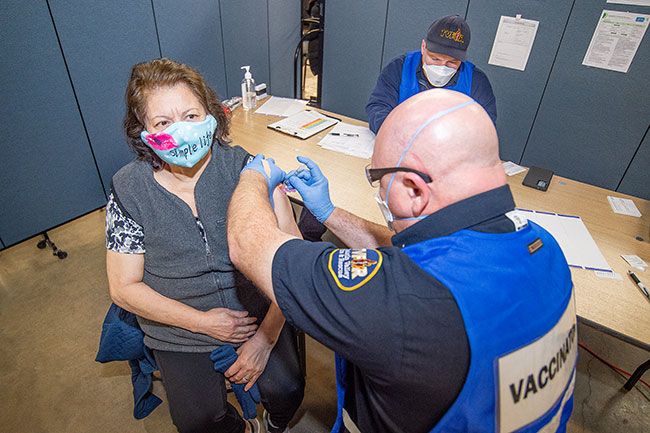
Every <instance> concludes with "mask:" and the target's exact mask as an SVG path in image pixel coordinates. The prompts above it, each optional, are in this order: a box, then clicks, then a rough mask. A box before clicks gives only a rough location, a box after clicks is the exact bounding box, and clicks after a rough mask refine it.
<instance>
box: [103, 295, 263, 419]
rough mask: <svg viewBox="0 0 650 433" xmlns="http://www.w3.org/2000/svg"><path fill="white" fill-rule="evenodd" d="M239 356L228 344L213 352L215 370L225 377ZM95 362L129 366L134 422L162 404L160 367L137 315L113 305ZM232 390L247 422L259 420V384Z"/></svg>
mask: <svg viewBox="0 0 650 433" xmlns="http://www.w3.org/2000/svg"><path fill="white" fill-rule="evenodd" d="M237 356H238V355H237V352H235V349H234V348H233V347H232V346H230V345H227V344H226V345H223V346H219V347H218V348H217V349H215V350H214V351H212V353H211V354H210V359H211V360H212V362H214V369H215V370H217V371H218V372H220V373H222V374H223V373H225V372H226V370H227V369H228V368H230V366H231V365H232V364H233V363H234V362H235V361H236V360H237ZM95 361H97V362H102V363H104V362H111V361H128V362H129V366H130V367H131V383H132V384H133V417H134V418H135V419H142V418H145V417H146V416H148V415H149V414H150V413H151V412H153V410H154V409H155V408H156V407H158V405H159V404H160V403H162V400H161V399H159V398H158V397H156V396H155V395H154V394H153V393H152V392H151V388H152V383H153V372H154V371H156V370H158V365H157V364H156V360H155V359H154V357H153V354H152V353H151V350H150V349H149V348H148V347H147V346H145V344H144V333H143V332H142V329H140V325H139V324H138V320H137V318H136V316H135V314H133V313H130V312H128V311H126V310H125V309H123V308H120V307H118V306H117V305H115V304H111V306H110V307H109V309H108V312H107V313H106V318H105V319H104V323H103V324H102V335H101V337H100V339H99V350H98V351H97V357H96V358H95ZM232 389H233V391H234V392H235V397H236V398H237V401H238V402H239V405H240V406H241V408H242V411H243V413H244V418H246V419H253V418H255V417H256V416H257V410H256V408H255V405H256V404H257V403H259V402H260V401H261V396H260V391H259V388H258V387H257V384H255V385H253V386H252V387H251V389H250V390H248V391H244V385H239V384H236V383H233V384H232Z"/></svg>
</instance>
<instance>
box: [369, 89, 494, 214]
mask: <svg viewBox="0 0 650 433" xmlns="http://www.w3.org/2000/svg"><path fill="white" fill-rule="evenodd" d="M445 113H446V114H445ZM400 158H401V162H399V161H400ZM398 162H399V166H400V167H408V168H413V169H416V170H419V171H421V172H423V173H425V174H428V175H429V176H430V177H431V178H432V180H433V181H432V182H431V183H428V184H427V183H422V184H418V185H416V187H419V186H422V187H423V188H426V189H428V190H429V193H430V195H431V197H429V198H430V200H428V201H427V204H426V212H428V213H433V212H435V211H436V210H438V209H440V208H442V207H445V206H448V205H449V204H452V203H455V202H457V201H460V200H463V199H465V198H467V197H471V196H473V195H476V194H479V193H481V192H484V191H488V190H490V189H494V188H496V187H499V186H501V185H504V184H505V182H506V180H505V174H504V172H503V168H502V166H501V161H500V159H499V144H498V138H497V133H496V130H495V129H494V125H493V124H492V121H491V119H490V117H489V116H488V114H487V113H486V112H485V110H483V108H482V107H481V106H480V105H479V104H478V103H476V102H474V101H473V100H472V99H471V98H470V97H468V96H466V95H464V94H462V93H459V92H454V91H450V90H444V89H433V90H429V91H426V92H421V93H419V94H417V95H415V96H413V97H411V98H409V99H408V100H406V101H405V102H404V103H402V104H400V105H399V106H397V108H395V109H394V110H393V111H392V112H391V113H390V115H389V116H388V117H387V118H386V120H385V121H384V123H383V125H382V127H381V129H380V130H379V134H378V135H377V140H376V142H375V151H374V154H373V157H372V166H373V167H375V168H381V167H394V166H397V164H398ZM385 178H390V176H385ZM413 179H415V178H413V177H412V176H411V175H409V174H404V173H399V174H398V175H396V177H395V180H394V182H396V183H399V182H401V181H402V180H405V181H409V180H413ZM386 183H388V180H385V179H382V188H385V186H386ZM416 183H417V182H416ZM409 185H410V183H409ZM405 186H406V187H408V185H405ZM390 194H391V200H393V198H392V195H393V192H390ZM410 196H412V194H410ZM397 198H398V199H400V198H403V199H405V200H408V199H409V194H407V195H404V196H399V197H397ZM402 204H403V203H402ZM395 205H396V206H399V205H400V203H395ZM391 207H392V206H391Z"/></svg>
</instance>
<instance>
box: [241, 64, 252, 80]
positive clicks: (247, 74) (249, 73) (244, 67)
mask: <svg viewBox="0 0 650 433" xmlns="http://www.w3.org/2000/svg"><path fill="white" fill-rule="evenodd" d="M240 69H245V70H246V73H245V74H244V78H253V74H251V67H250V66H242V67H241V68H240Z"/></svg>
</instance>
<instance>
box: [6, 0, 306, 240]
mask: <svg viewBox="0 0 650 433" xmlns="http://www.w3.org/2000/svg"><path fill="white" fill-rule="evenodd" d="M0 12H2V14H1V15H0V16H2V25H0V40H2V45H1V46H0V55H1V56H2V62H0V63H1V66H0V79H1V80H2V81H0V88H1V89H2V94H3V100H2V102H3V103H2V104H0V105H1V106H2V114H4V115H5V116H4V118H5V119H10V120H7V122H5V123H7V124H8V125H9V124H11V125H12V128H8V127H2V128H1V129H0V130H1V131H3V132H4V136H5V138H6V140H4V143H5V146H6V148H5V149H3V150H4V151H3V158H2V160H1V161H0V184H1V185H2V188H1V190H0V203H2V207H1V208H0V236H1V237H2V241H3V242H2V243H0V248H3V246H7V245H12V244H14V243H16V242H19V241H21V240H23V239H26V238H28V237H30V236H33V235H35V234H37V233H39V232H42V231H45V230H48V229H50V228H52V227H54V226H57V225H59V224H62V223H64V222H67V221H69V220H71V219H73V218H75V217H78V216H80V215H83V214H85V213H87V212H89V211H91V210H93V209H96V208H98V207H100V206H102V205H103V204H104V203H105V202H106V195H105V191H104V189H103V188H102V186H103V187H104V188H105V189H106V191H108V188H109V187H110V180H111V178H112V176H113V174H114V173H115V172H116V171H117V170H118V169H119V168H120V167H122V166H123V165H124V164H126V163H127V162H128V161H130V160H131V159H132V158H133V154H132V152H131V151H130V150H129V148H128V146H127V144H126V141H125V138H124V133H123V131H122V120H123V118H124V110H125V107H124V91H125V88H126V84H127V80H128V78H129V74H130V70H131V67H132V65H133V64H135V63H138V62H142V61H147V60H151V59H153V58H158V57H160V56H162V55H165V56H168V57H172V58H175V59H178V60H180V61H183V62H185V63H188V64H190V65H192V66H194V67H196V68H197V69H199V71H201V72H202V73H203V74H204V76H205V77H206V78H207V80H208V82H209V83H210V84H211V85H212V86H213V87H214V88H215V90H217V92H218V93H219V95H220V96H221V97H228V96H234V95H238V94H240V86H239V83H240V81H241V79H242V76H243V72H242V71H241V70H240V69H239V67H240V66H241V65H244V64H251V65H252V66H253V73H254V76H255V78H256V79H257V81H258V82H266V83H267V84H268V85H269V89H270V90H271V92H273V93H274V94H277V95H283V96H289V95H291V94H292V84H293V74H292V73H291V68H292V60H293V50H294V48H295V46H296V44H297V42H298V40H299V38H300V3H299V2H294V1H291V2H289V1H282V0H267V1H264V2H259V1H254V0H246V1H238V0H196V1H193V2H177V1H172V0H116V1H111V2H90V3H89V2H86V1H82V0H48V1H45V2H42V1H35V0H31V1H16V0H8V1H3V2H0ZM15 143H21V146H22V147H21V152H12V149H14V148H16V144H15ZM24 143H26V144H24Z"/></svg>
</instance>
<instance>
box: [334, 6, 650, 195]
mask: <svg viewBox="0 0 650 433" xmlns="http://www.w3.org/2000/svg"><path fill="white" fill-rule="evenodd" d="M463 5H466V18H467V20H468V22H469V24H470V26H471V29H472V41H471V43H470V49H469V58H470V60H472V61H473V62H474V63H475V64H476V65H477V66H478V67H480V68H481V69H483V70H484V71H485V72H486V74H487V75H488V77H489V78H490V81H491V83H492V85H493V88H494V92H495V95H496V99H497V110H498V121H497V129H498V131H499V137H500V140H501V157H502V158H503V159H510V160H513V161H515V162H519V163H523V164H525V165H541V166H543V167H546V168H550V169H552V170H555V171H556V172H557V173H558V174H560V175H562V176H566V177H570V178H574V179H577V180H581V181H584V182H588V183H592V184H595V185H599V186H604V187H607V188H611V189H616V188H617V186H618V185H619V183H620V190H621V192H628V193H633V194H636V195H638V196H640V197H644V198H650V187H649V185H650V174H649V173H650V171H649V170H647V167H648V166H650V160H649V158H648V152H649V151H648V149H647V148H648V144H647V141H648V138H647V137H646V140H645V141H644V144H641V140H642V139H643V137H644V134H645V132H646V130H647V129H648V123H649V121H650V115H649V113H650V99H649V98H647V96H646V92H645V90H647V89H648V88H649V87H650V74H648V70H650V55H649V54H650V49H649V47H650V32H649V33H648V34H646V35H645V38H644V40H643V42H642V44H641V46H640V47H639V50H638V52H637V53H636V56H635V58H634V61H633V63H632V67H631V68H630V71H629V72H628V73H626V74H622V73H619V72H613V71H607V70H602V69H595V68H590V67H586V66H583V65H582V60H583V58H584V55H585V52H586V50H587V47H588V45H589V41H590V40H591V37H592V35H593V33H594V29H595V28H596V24H597V22H598V18H599V16H600V13H601V12H602V10H603V9H613V10H622V11H631V12H639V13H645V14H648V13H650V10H649V9H648V8H643V7H638V6H627V5H617V4H610V3H607V2H606V0H598V1H594V0H575V1H574V0H569V1H566V0H544V1H540V0H502V1H498V2H495V1H490V0H469V1H461V0H447V1H435V0H434V1H426V2H425V1H423V0H418V1H416V0H409V1H405V0H402V1H397V0H375V1H367V2H348V1H344V0H328V1H327V2H326V7H325V44H324V53H323V69H324V71H323V76H322V80H323V93H324V94H323V108H326V109H329V110H332V111H336V112H339V113H342V114H346V115H349V116H352V117H356V118H359V119H366V114H365V109H364V108H365V104H366V102H367V100H368V96H369V95H370V93H371V91H372V89H373V88H374V85H375V82H376V80H377V76H378V74H379V69H380V66H381V65H385V64H387V63H388V62H389V61H390V60H391V59H392V58H394V57H395V56H396V55H399V54H400V53H401V52H404V51H407V50H412V49H417V47H418V46H419V40H421V38H422V35H423V34H424V33H425V32H426V29H427V27H428V25H429V24H430V22H431V21H432V20H433V19H435V18H437V17H439V16H442V15H445V14H450V13H458V14H460V15H464V14H465V11H463ZM429 10H430V13H429ZM517 14H521V15H522V17H523V18H529V19H534V20H537V21H539V28H538V31H537V36H536V39H535V42H534V44H533V48H532V52H531V55H530V58H529V60H528V64H527V66H526V70H525V71H517V70H513V69H507V68H502V67H496V66H491V65H488V64H487V61H488V58H489V54H490V51H491V49H492V44H493V41H494V37H495V35H496V30H497V26H498V23H499V18H500V16H501V15H506V16H516V15H517ZM414 45H415V46H414ZM378 62H379V63H380V65H378ZM635 155H636V156H635ZM633 158H634V160H633ZM628 166H629V167H630V168H629V169H627V167H628ZM640 167H644V168H645V170H642V169H640ZM626 169H627V171H626ZM624 175H625V178H623V176H624Z"/></svg>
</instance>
